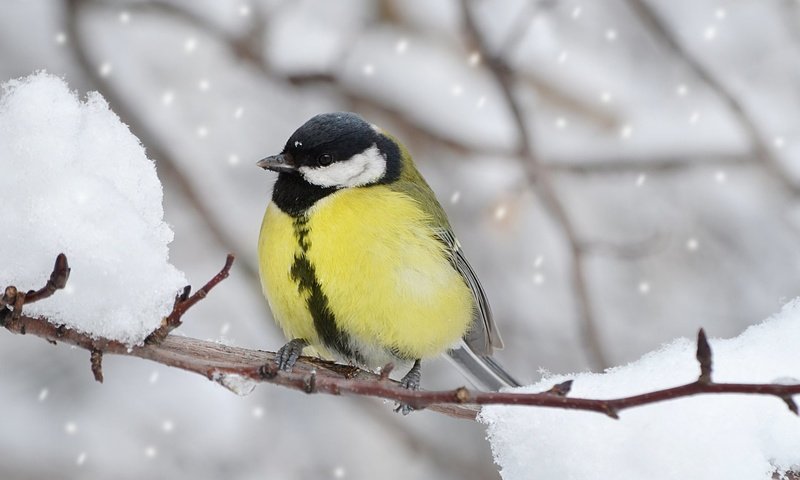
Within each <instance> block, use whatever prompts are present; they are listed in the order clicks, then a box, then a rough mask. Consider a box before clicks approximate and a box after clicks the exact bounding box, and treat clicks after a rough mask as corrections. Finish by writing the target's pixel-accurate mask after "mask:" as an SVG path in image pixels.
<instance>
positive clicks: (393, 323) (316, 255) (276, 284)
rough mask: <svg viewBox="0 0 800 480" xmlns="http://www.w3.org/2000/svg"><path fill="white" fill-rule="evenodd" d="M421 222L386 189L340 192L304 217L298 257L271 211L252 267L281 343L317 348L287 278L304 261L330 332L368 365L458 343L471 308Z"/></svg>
mask: <svg viewBox="0 0 800 480" xmlns="http://www.w3.org/2000/svg"><path fill="white" fill-rule="evenodd" d="M429 220H430V219H429V218H427V217H426V215H425V213H424V212H423V211H421V210H420V209H419V208H418V206H417V204H416V203H415V202H414V201H413V200H412V199H411V198H409V197H408V196H406V195H404V194H402V193H399V192H395V191H392V190H391V189H389V188H387V187H386V186H372V187H367V188H351V189H344V190H341V191H339V192H337V193H335V194H333V195H330V196H328V197H326V198H324V199H322V200H320V201H319V202H317V204H315V205H314V207H312V208H311V210H310V211H309V212H308V219H307V223H306V225H305V229H306V230H307V234H305V235H304V236H305V238H304V239H303V241H304V242H305V247H306V248H305V249H303V248H301V247H300V243H299V242H298V239H297V235H296V232H297V225H296V223H295V220H293V219H292V218H291V217H290V216H288V215H286V214H285V213H283V212H281V211H280V210H279V209H278V208H277V207H276V206H275V205H273V204H270V206H269V207H268V208H267V212H266V214H265V216H264V223H263V225H262V229H261V238H260V241H259V255H260V261H259V264H260V269H261V279H262V285H263V288H264V293H265V295H266V296H267V299H268V301H269V303H270V307H271V308H272V312H273V315H274V316H275V318H276V320H277V322H278V323H279V325H280V326H281V327H282V328H283V330H284V332H285V333H286V335H287V337H289V338H305V339H307V340H308V341H309V342H310V343H311V344H312V345H315V346H321V345H320V343H321V337H320V335H319V333H318V332H317V330H316V328H315V325H314V318H313V316H312V314H311V312H310V310H309V307H308V302H309V290H308V289H305V290H304V289H303V288H298V280H297V278H293V275H292V267H293V266H295V265H296V262H297V258H298V257H300V256H303V257H305V258H306V259H307V260H308V262H309V263H310V265H312V266H313V271H314V276H315V278H316V280H317V282H318V285H319V287H320V288H321V291H322V293H323V294H324V298H325V300H326V302H327V306H328V307H329V309H330V312H331V314H332V317H333V319H334V321H335V324H336V326H337V327H338V328H339V329H340V330H341V331H342V332H344V333H346V335H347V336H348V338H349V339H350V340H351V344H352V345H353V347H354V348H356V349H358V350H360V351H361V353H362V355H363V356H364V357H365V362H366V363H368V364H370V363H373V362H372V361H370V360H371V359H370V357H374V356H375V355H372V354H371V353H370V352H371V351H374V350H383V351H391V352H395V353H396V354H397V355H399V356H400V357H401V358H426V357H431V356H435V355H437V354H439V353H441V352H442V351H444V350H445V349H447V348H448V347H450V346H451V345H452V344H453V343H455V342H457V341H458V339H459V338H461V337H462V336H463V335H464V333H465V332H466V330H467V328H468V327H469V325H470V322H471V320H472V316H473V308H474V307H473V300H472V296H471V293H470V291H469V289H468V287H467V286H466V284H465V283H464V280H463V279H462V278H461V276H460V275H459V273H458V272H457V271H456V270H455V269H454V268H453V267H452V266H451V264H450V262H449V260H448V258H447V255H446V253H445V250H444V246H443V245H442V244H441V242H439V241H438V240H437V239H436V238H435V237H434V235H433V234H432V232H431V230H430V227H429V223H428V221H429ZM295 277H297V276H296V275H295ZM320 350H321V351H323V352H324V351H325V350H326V349H325V348H321V349H320ZM380 361H382V359H375V362H380ZM372 366H375V365H372Z"/></svg>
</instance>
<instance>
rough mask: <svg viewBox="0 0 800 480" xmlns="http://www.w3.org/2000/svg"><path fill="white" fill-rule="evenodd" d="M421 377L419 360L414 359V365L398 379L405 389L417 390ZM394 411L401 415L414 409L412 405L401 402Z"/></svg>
mask: <svg viewBox="0 0 800 480" xmlns="http://www.w3.org/2000/svg"><path fill="white" fill-rule="evenodd" d="M421 378H422V372H421V368H420V361H419V360H416V361H415V362H414V366H413V367H411V370H409V371H408V373H406V374H405V376H404V377H403V378H402V379H401V380H400V385H401V386H402V387H403V388H405V389H406V390H412V391H416V390H419V384H420V380H421ZM394 411H395V412H399V413H402V414H403V415H408V414H409V413H411V412H413V411H414V407H412V406H411V405H407V404H405V403H402V404H400V405H398V406H397V408H395V410H394Z"/></svg>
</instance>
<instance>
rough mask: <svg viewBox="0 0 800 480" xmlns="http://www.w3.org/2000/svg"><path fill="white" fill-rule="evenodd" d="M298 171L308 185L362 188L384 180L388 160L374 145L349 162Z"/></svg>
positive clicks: (302, 168)
mask: <svg viewBox="0 0 800 480" xmlns="http://www.w3.org/2000/svg"><path fill="white" fill-rule="evenodd" d="M298 170H299V171H300V173H301V174H302V175H303V177H304V178H305V179H306V181H307V182H308V183H313V184H314V185H318V186H320V187H340V188H342V187H360V186H362V185H369V184H370V183H374V182H377V181H378V180H380V179H381V178H383V176H384V174H386V158H385V157H384V156H383V155H381V152H380V150H378V146H377V145H372V146H371V147H369V148H368V149H366V150H364V151H363V152H361V153H359V154H358V155H353V156H352V157H350V158H348V159H347V160H343V161H341V162H334V163H332V164H330V165H328V166H325V167H300V168H299V169H298Z"/></svg>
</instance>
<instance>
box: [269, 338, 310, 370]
mask: <svg viewBox="0 0 800 480" xmlns="http://www.w3.org/2000/svg"><path fill="white" fill-rule="evenodd" d="M307 346H308V342H307V341H305V340H303V339H302V338H295V339H294V340H291V341H290V342H289V343H287V344H286V345H284V346H282V347H281V348H280V350H278V353H276V354H275V363H277V364H278V370H284V371H286V372H288V371H291V369H292V367H294V364H295V363H297V359H298V358H300V355H302V354H303V349H304V348H306V347H307Z"/></svg>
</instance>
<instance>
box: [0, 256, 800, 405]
mask: <svg viewBox="0 0 800 480" xmlns="http://www.w3.org/2000/svg"><path fill="white" fill-rule="evenodd" d="M232 261H233V259H232V257H231V256H229V257H228V259H227V261H226V262H225V266H224V267H223V268H222V270H221V271H220V272H219V273H218V274H217V275H216V276H215V277H213V278H212V279H211V280H210V281H209V282H208V283H206V285H205V286H204V287H203V288H201V289H200V290H198V292H197V293H195V294H194V295H193V296H191V297H188V295H179V297H178V301H177V302H176V304H175V307H174V309H173V312H172V314H170V316H173V315H174V316H175V317H176V318H180V317H181V316H182V315H183V313H185V312H186V310H188V309H189V308H190V307H191V306H192V305H194V304H195V303H197V302H198V301H200V300H202V299H203V298H205V296H206V295H207V294H208V292H209V291H210V290H211V289H212V288H214V287H215V286H216V285H217V284H219V283H220V282H221V281H222V280H223V279H224V278H225V277H227V274H228V272H229V270H230V268H231V264H232ZM65 269H66V271H68V270H69V267H68V266H67V263H66V257H65V256H63V254H62V255H59V259H58V260H57V261H56V265H55V267H54V269H53V274H52V275H51V277H50V278H51V279H53V278H64V276H63V272H64V271H65ZM50 283H51V282H48V285H50ZM65 283H66V282H58V283H55V285H56V288H54V289H53V291H55V290H56V289H58V288H63V287H64V284H65ZM46 288H47V287H46ZM9 289H14V290H16V288H14V287H7V288H6V290H7V291H8V290H9ZM184 292H185V291H184ZM40 299H41V298H40ZM22 306H23V303H22V302H18V301H15V302H14V305H13V307H12V303H10V302H7V303H6V304H5V306H3V307H2V308H0V327H3V328H5V329H6V330H8V331H10V332H12V333H17V334H22V335H25V334H30V335H35V336H38V337H42V338H44V339H46V340H48V341H50V342H53V343H57V342H62V343H67V344H70V345H75V346H77V347H80V348H83V349H86V350H88V351H89V352H91V367H92V372H93V374H94V376H95V379H97V380H98V381H102V377H103V375H102V369H101V366H100V362H101V360H102V356H103V355H104V354H116V355H128V356H132V357H139V358H144V359H148V360H152V361H154V362H157V363H161V364H163V365H167V366H170V367H176V368H180V369H183V370H186V371H190V372H194V373H198V374H200V375H203V376H204V377H206V378H208V379H210V380H213V381H215V382H217V383H219V384H221V385H223V386H225V387H226V388H228V389H230V390H232V391H234V392H236V393H242V392H249V390H251V387H252V386H255V384H257V383H261V382H264V383H272V384H276V385H282V386H284V387H287V388H291V389H294V390H300V391H303V392H305V393H309V394H311V393H326V394H330V395H343V394H350V395H361V396H368V397H378V398H384V399H387V400H394V401H396V402H399V403H401V404H406V405H410V406H411V407H413V408H415V409H423V408H427V409H429V410H432V411H436V412H439V413H444V414H446V415H449V416H452V417H456V418H464V419H473V420H474V419H475V417H476V415H477V413H478V406H480V405H529V406H539V407H553V408H562V409H568V410H583V411H591V412H598V413H602V414H604V415H607V416H609V417H611V418H615V419H616V418H618V417H619V415H618V414H619V412H620V411H622V410H625V409H628V408H633V407H638V406H642V405H648V404H652V403H656V402H662V401H665V400H672V399H677V398H682V397H688V396H694V395H703V394H723V393H735V394H749V395H770V396H773V397H776V398H779V399H781V400H783V401H784V402H785V403H786V405H787V406H788V407H789V409H790V410H791V411H792V412H794V413H795V414H796V413H797V410H798V409H797V404H796V403H795V401H794V399H793V398H792V396H793V395H797V394H800V384H794V385H785V384H744V383H716V382H714V381H713V380H712V378H711V377H712V352H711V348H710V346H709V345H708V342H707V341H706V337H705V333H704V332H703V330H700V333H699V335H698V339H697V360H698V363H699V365H700V374H699V375H698V378H697V380H696V381H694V382H691V383H687V384H685V385H680V386H677V387H672V388H667V389H663V390H656V391H652V392H647V393H642V394H639V395H632V396H628V397H621V398H615V399H606V400H602V399H588V398H573V397H569V396H568V394H569V391H570V388H571V386H572V381H571V380H570V381H566V382H563V383H560V384H558V385H555V386H553V388H551V389H550V390H548V391H546V392H541V393H516V392H513V391H511V392H478V391H473V390H468V389H467V388H465V387H459V388H456V389H454V390H440V391H423V390H408V389H405V388H403V387H402V386H401V385H400V383H399V382H397V381H394V380H391V379H390V378H389V372H390V371H391V368H392V367H391V365H387V366H386V367H384V369H383V370H382V372H381V373H380V374H375V373H372V372H368V371H365V370H361V369H359V368H356V367H353V366H347V365H338V364H336V363H333V362H328V361H324V360H319V359H315V358H309V357H301V358H300V360H299V361H298V362H297V364H296V365H295V366H294V368H293V369H292V371H291V372H286V371H283V370H279V369H278V367H277V365H276V364H275V362H274V359H275V354H274V353H272V352H263V351H260V350H248V349H244V348H238V347H232V346H227V345H220V344H217V343H213V342H206V341H202V340H197V339H193V338H186V337H179V336H173V335H167V336H165V337H164V338H163V339H159V340H158V341H153V342H152V343H145V344H144V345H141V346H134V347H129V346H128V345H125V344H123V343H121V342H118V341H114V340H109V339H105V338H95V337H92V336H90V335H88V334H85V333H82V332H79V331H77V330H74V329H70V328H66V327H64V326H63V325H62V326H59V325H56V324H55V323H53V322H51V321H50V320H48V319H46V318H41V317H39V318H35V317H30V316H27V315H24V314H23V312H22V311H21V309H22ZM9 307H11V308H9ZM12 308H13V309H12ZM168 318H169V317H168ZM179 324H180V323H177V325H179ZM157 331H158V330H157Z"/></svg>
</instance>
